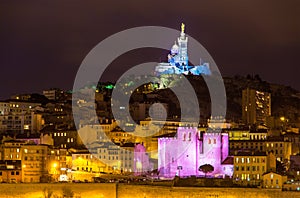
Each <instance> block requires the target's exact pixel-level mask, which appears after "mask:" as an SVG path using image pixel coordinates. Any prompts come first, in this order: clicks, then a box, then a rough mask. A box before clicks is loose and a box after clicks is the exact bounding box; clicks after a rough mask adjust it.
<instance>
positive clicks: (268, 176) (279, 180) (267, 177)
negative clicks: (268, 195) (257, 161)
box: [262, 172, 287, 188]
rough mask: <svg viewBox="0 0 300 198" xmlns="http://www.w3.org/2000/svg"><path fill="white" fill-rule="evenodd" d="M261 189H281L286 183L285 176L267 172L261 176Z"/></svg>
mask: <svg viewBox="0 0 300 198" xmlns="http://www.w3.org/2000/svg"><path fill="white" fill-rule="evenodd" d="M262 179H263V183H262V187H263V188H282V186H283V184H284V183H285V182H286V181H287V176H283V175H280V174H278V173H275V172H267V173H265V174H263V178H262Z"/></svg>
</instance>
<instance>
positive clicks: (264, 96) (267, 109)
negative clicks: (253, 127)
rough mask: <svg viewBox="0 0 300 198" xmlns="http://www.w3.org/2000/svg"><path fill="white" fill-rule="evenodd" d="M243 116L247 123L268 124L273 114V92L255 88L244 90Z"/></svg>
mask: <svg viewBox="0 0 300 198" xmlns="http://www.w3.org/2000/svg"><path fill="white" fill-rule="evenodd" d="M242 108H243V109H242V118H243V122H244V123H246V124H257V125H267V118H268V117H269V116H271V94H270V93H267V92H262V91H258V90H254V89H249V88H247V89H244V90H243V92H242Z"/></svg>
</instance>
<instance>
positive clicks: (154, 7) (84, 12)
mask: <svg viewBox="0 0 300 198" xmlns="http://www.w3.org/2000/svg"><path fill="white" fill-rule="evenodd" d="M181 22H184V23H185V24H186V32H187V33H188V34H189V35H191V36H193V37H194V38H196V39H197V40H198V41H199V42H200V43H201V44H202V45H203V46H204V47H205V48H206V49H207V50H208V52H209V53H210V54H211V56H212V57H213V58H214V60H215V62H216V63H217V65H218V67H219V69H220V71H221V73H222V75H223V76H233V75H235V74H240V75H246V74H259V75H260V76H261V78H262V79H263V80H267V81H269V82H274V83H278V84H285V85H289V86H292V87H294V88H296V89H298V90H300V82H299V78H300V77H299V73H300V72H299V71H300V70H299V67H300V1H299V0H285V1H274V0H222V1H212V0H203V1H202V0H201V1H200V0H197V1H195V0H191V1H189V0H185V1H183V0H182V1H175V0H173V1H170V0H168V1H165V0H159V1H155V0H151V1H148V0H134V1H129V0H125V1H119V0H118V1H113V0H111V1H101V0H98V1H96V0H81V1H79V0H68V1H62V0H44V1H32V0H26V1H24V0H20V1H13V0H7V1H1V3H0V26H1V29H0V39H1V40H0V43H1V44H0V65H1V78H0V91H1V92H0V98H1V99H5V98H7V97H9V96H10V95H11V94H15V93H30V92H41V91H42V90H43V89H47V88H51V87H59V88H62V89H71V88H72V85H73V81H74V79H75V75H76V72H77V69H78V68H79V66H80V64H81V62H82V60H83V59H84V57H85V56H86V55H87V53H88V52H89V51H90V50H91V49H92V48H93V47H94V46H95V45H97V44H98V43H99V42H100V41H101V40H103V39H105V38H106V37H108V36H110V35H112V34H114V33H117V32H119V31H121V30H125V29H127V28H132V27H137V26H145V25H155V26H165V27H170V28H175V29H178V30H179V29H180V25H181ZM175 39H176V38H170V40H171V41H173V40H175ZM170 47H171V46H170ZM165 54H166V52H164V51H162V50H147V49H145V50H140V51H136V52H130V53H128V54H125V55H123V56H121V57H120V58H118V59H117V60H116V61H115V62H114V63H113V64H112V65H111V67H110V68H109V69H108V70H107V72H106V73H105V75H104V76H103V80H112V79H115V78H117V76H118V75H120V74H121V73H122V72H124V71H126V69H127V68H129V67H132V66H133V65H135V64H137V63H142V62H147V61H159V59H160V58H164V56H165ZM116 71H118V72H116Z"/></svg>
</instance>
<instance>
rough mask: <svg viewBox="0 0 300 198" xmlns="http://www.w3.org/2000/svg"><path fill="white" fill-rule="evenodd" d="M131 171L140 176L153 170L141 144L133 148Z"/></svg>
mask: <svg viewBox="0 0 300 198" xmlns="http://www.w3.org/2000/svg"><path fill="white" fill-rule="evenodd" d="M133 169H134V173H135V174H136V175H140V174H142V173H145V172H147V171H150V170H152V169H153V167H152V165H151V164H150V160H149V156H148V153H147V152H146V148H145V147H144V145H142V144H138V145H136V146H135V147H134V163H133Z"/></svg>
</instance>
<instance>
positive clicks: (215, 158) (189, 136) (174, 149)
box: [158, 127, 233, 178]
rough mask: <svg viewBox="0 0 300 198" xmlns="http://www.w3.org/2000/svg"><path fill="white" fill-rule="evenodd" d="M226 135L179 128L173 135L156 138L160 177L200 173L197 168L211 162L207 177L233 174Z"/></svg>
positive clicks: (192, 128)
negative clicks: (210, 170)
mask: <svg viewBox="0 0 300 198" xmlns="http://www.w3.org/2000/svg"><path fill="white" fill-rule="evenodd" d="M228 159H229V157H228V134H226V133H214V132H206V133H204V132H199V131H198V129H197V128H196V127H179V128H178V131H177V135H176V137H172V138H166V137H164V138H159V139H158V169H159V171H160V175H161V176H163V177H169V178H172V177H174V176H176V175H177V176H180V177H185V176H192V175H195V176H200V175H204V173H202V172H199V171H198V168H199V166H201V165H204V164H210V165H212V166H213V167H214V171H213V172H212V173H209V174H207V175H210V176H229V177H231V176H232V174H233V164H232V163H228V161H230V160H228Z"/></svg>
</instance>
